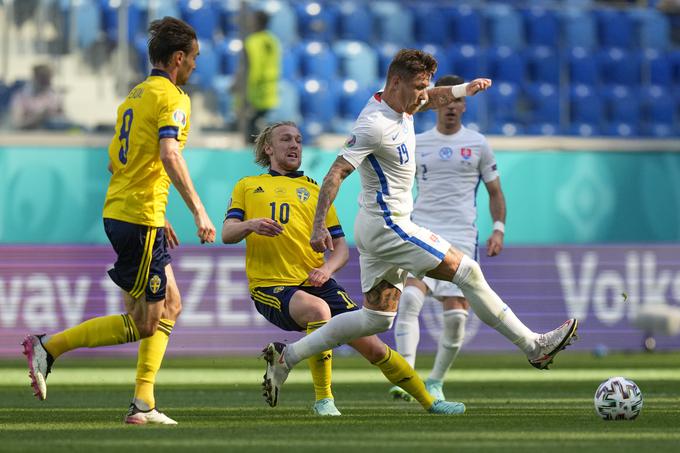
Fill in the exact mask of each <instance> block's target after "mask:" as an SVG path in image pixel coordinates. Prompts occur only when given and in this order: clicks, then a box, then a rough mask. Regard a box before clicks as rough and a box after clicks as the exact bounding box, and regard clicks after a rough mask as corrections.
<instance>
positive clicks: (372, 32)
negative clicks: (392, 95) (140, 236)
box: [0, 0, 680, 137]
mask: <svg viewBox="0 0 680 453" xmlns="http://www.w3.org/2000/svg"><path fill="white" fill-rule="evenodd" d="M58 3H59V7H58V11H60V12H58V13H56V14H55V18H54V19H53V20H55V21H57V20H59V21H60V22H61V23H62V26H63V27H61V28H58V29H59V30H61V32H63V33H65V34H66V35H67V36H66V37H65V38H62V39H63V40H64V41H66V42H68V43H69V46H68V49H67V53H68V54H69V55H79V54H82V55H86V53H85V52H93V51H99V50H98V49H99V48H98V47H97V46H95V44H101V43H102V42H106V43H108V44H107V45H106V46H104V50H103V51H104V52H107V53H108V57H106V58H108V60H109V63H108V65H109V66H108V67H111V68H113V70H114V71H115V70H116V69H118V68H116V65H117V64H118V63H119V62H120V61H119V60H117V58H118V57H117V56H116V53H115V51H116V50H118V49H119V48H120V47H127V48H128V49H129V51H130V53H131V61H134V62H135V63H134V66H133V70H134V71H135V72H136V73H137V74H136V75H134V76H132V77H134V78H135V79H138V78H140V77H142V76H143V74H144V73H146V72H147V71H148V70H149V64H148V61H147V56H146V49H145V47H146V41H145V28H146V25H147V23H148V21H149V20H152V19H154V18H157V17H160V16H162V15H166V14H169V15H176V16H178V17H181V18H182V19H184V20H186V21H187V22H189V23H190V24H191V25H193V26H194V27H195V28H196V30H197V32H198V36H199V38H200V41H201V56H200V58H199V61H198V69H197V70H196V72H195V75H194V76H193V78H192V80H191V84H192V87H190V90H193V92H198V93H204V94H205V95H206V96H208V97H211V96H213V94H214V95H215V98H216V100H217V102H215V103H213V104H214V105H215V106H216V107H215V109H216V112H215V114H216V115H219V117H221V118H222V119H223V120H224V122H225V123H228V122H229V118H232V117H233V115H229V114H228V113H227V110H228V105H230V103H231V98H230V96H229V95H228V94H227V93H228V91H229V90H228V89H225V85H226V84H228V83H229V82H230V81H231V80H232V78H231V77H232V76H233V75H234V74H235V72H236V70H237V67H238V60H239V58H240V54H241V50H242V41H241V35H242V32H243V30H242V29H241V27H242V25H243V21H242V20H241V17H243V16H242V12H241V11H240V7H241V4H242V3H241V2H238V1H236V0H130V1H129V2H128V11H127V30H126V31H125V35H124V36H127V41H128V42H127V43H119V42H118V37H119V36H121V34H120V32H119V27H120V26H121V24H119V17H120V11H119V8H120V5H121V4H122V3H121V2H120V1H116V0H82V1H79V2H58ZM123 3H125V2H123ZM244 4H245V5H247V7H250V8H256V9H264V10H265V11H267V12H268V13H269V14H270V15H271V21H270V25H269V27H270V29H271V30H272V31H273V32H274V33H275V34H276V35H277V36H278V37H279V39H280V40H281V42H282V45H283V47H284V51H283V52H282V55H283V71H282V79H283V82H284V83H283V86H284V87H286V88H287V89H288V90H293V91H295V93H294V94H290V93H288V92H287V91H286V94H285V98H286V99H287V101H286V102H288V100H290V102H293V103H294V105H293V106H290V107H287V106H283V107H282V108H280V109H278V111H277V113H276V115H279V116H277V117H280V115H282V114H284V113H286V114H291V115H296V114H297V115H302V116H301V119H302V121H310V122H313V123H314V127H312V128H311V129H312V130H318V129H319V128H321V129H320V132H334V133H345V132H346V130H343V128H346V127H348V126H349V125H350V124H351V121H350V120H351V117H352V115H354V114H356V112H357V110H358V106H360V105H363V103H364V102H365V101H366V98H367V94H370V92H371V91H373V90H376V89H379V88H380V87H381V86H382V85H383V84H384V78H385V76H386V73H387V66H388V64H389V62H390V60H391V58H392V57H393V55H394V54H395V53H396V52H397V51H398V50H399V48H401V47H418V48H422V49H424V50H426V51H428V52H430V53H432V54H434V55H435V56H436V58H437V59H438V61H439V70H438V72H437V74H436V75H435V77H437V76H440V75H443V74H446V73H456V74H459V75H461V76H463V77H464V78H466V79H468V80H469V79H471V78H473V77H478V76H489V77H492V78H493V79H494V80H495V82H496V87H495V88H494V89H493V90H492V92H490V93H489V96H488V99H483V100H477V99H475V102H474V105H475V107H470V108H469V111H468V114H467V115H466V120H467V121H470V122H471V123H473V124H475V125H476V126H477V127H479V128H480V130H482V131H486V132H489V131H498V132H499V133H506V132H508V131H510V132H511V133H512V134H520V133H524V132H526V133H531V134H545V133H547V132H549V133H550V134H554V133H564V134H573V135H579V136H582V135H586V136H590V135H597V134H600V133H602V134H614V133H618V132H623V133H624V134H627V135H630V134H640V135H643V136H651V137H667V136H677V135H680V128H679V124H678V121H679V120H678V118H679V117H680V112H679V108H680V50H678V43H674V42H673V41H672V33H671V32H672V29H671V22H670V19H669V16H667V15H666V14H664V13H663V12H661V11H659V10H657V9H655V8H654V7H653V2H650V5H652V6H648V7H644V6H638V5H639V4H634V5H632V6H628V5H629V4H630V3H629V4H628V5H627V4H623V5H624V6H623V7H613V6H610V5H611V3H607V4H606V5H604V6H603V4H602V3H598V2H593V1H569V2H567V1H564V0H541V1H534V2H529V1H511V2H492V1H485V2H479V3H478V2H464V3H460V2H454V1H449V0H442V1H434V0H426V1H409V0H379V1H368V0H342V1H331V0H305V1H301V2H298V1H292V0H254V1H251V2H246V3H244ZM0 8H3V6H0ZM62 15H63V17H61V16H62ZM69 18H72V19H69ZM25 20H27V21H29V22H30V21H31V20H36V19H35V18H31V17H28V19H25ZM107 46H108V47H107ZM128 46H129V47H128ZM93 49H94V50H93ZM111 49H113V51H112V50H111ZM95 69H97V68H95ZM99 70H100V71H102V69H101V68H100V69H99ZM125 70H127V71H129V68H125ZM103 71H104V72H106V71H107V69H106V67H105V68H104V69H103ZM100 76H101V74H100ZM2 82H3V87H4V88H3V90H0V112H3V111H6V110H7V105H8V103H9V95H8V94H7V93H8V92H9V88H8V87H10V86H12V84H13V83H14V79H9V78H5V79H4V80H2ZM74 83H75V82H74ZM348 84H349V86H350V87H351V89H348V88H347V87H346V85H348ZM310 87H312V88H310ZM314 87H316V88H314ZM548 87H549V88H548ZM621 87H624V88H621ZM622 90H623V91H622ZM72 91H73V90H72ZM624 91H625V92H627V93H628V95H626V96H618V95H616V94H615V93H619V94H620V93H623V92H624ZM583 93H586V94H583ZM633 93H634V94H633ZM660 93H663V95H659V94H660ZM336 95H337V96H340V99H333V100H329V99H328V98H329V97H333V96H336ZM354 96H356V97H357V98H358V99H354V98H353V97H354ZM322 100H323V101H322ZM326 101H328V102H329V103H328V104H327V105H326V104H324V102H326ZM623 104H625V105H623ZM324 105H325V106H324ZM83 117H84V118H87V115H86V114H83ZM422 118H424V119H422V122H423V123H424V124H428V122H429V118H430V117H427V116H423V117H422ZM508 125H510V126H508ZM546 131H547V132H546ZM617 131H618V132H617Z"/></svg>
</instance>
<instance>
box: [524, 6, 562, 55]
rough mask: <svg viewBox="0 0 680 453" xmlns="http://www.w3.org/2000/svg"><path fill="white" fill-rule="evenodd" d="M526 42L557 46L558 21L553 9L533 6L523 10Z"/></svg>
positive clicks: (533, 44)
mask: <svg viewBox="0 0 680 453" xmlns="http://www.w3.org/2000/svg"><path fill="white" fill-rule="evenodd" d="M523 16H524V24H525V27H526V38H527V44H529V45H532V46H548V47H552V48H555V49H556V48H557V46H558V45H559V39H560V23H559V20H558V18H557V14H556V13H555V11H554V10H552V9H548V8H543V7H540V6H539V7H533V8H529V9H526V10H524V12H523Z"/></svg>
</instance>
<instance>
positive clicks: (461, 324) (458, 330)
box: [441, 309, 468, 348]
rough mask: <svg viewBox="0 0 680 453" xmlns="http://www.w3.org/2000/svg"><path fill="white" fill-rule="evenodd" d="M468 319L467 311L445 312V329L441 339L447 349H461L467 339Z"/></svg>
mask: <svg viewBox="0 0 680 453" xmlns="http://www.w3.org/2000/svg"><path fill="white" fill-rule="evenodd" d="M467 318H468V313H467V310H462V309H454V310H447V311H445V312H444V329H443V332H442V337H441V339H442V344H443V345H444V346H445V347H447V348H459V347H461V346H462V344H463V340H464V339H465V323H466V322H467Z"/></svg>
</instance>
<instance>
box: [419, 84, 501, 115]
mask: <svg viewBox="0 0 680 453" xmlns="http://www.w3.org/2000/svg"><path fill="white" fill-rule="evenodd" d="M491 83H492V82H491V79H475V80H473V81H471V82H468V83H462V84H460V85H453V86H449V85H446V86H438V87H434V88H430V89H429V90H427V97H428V100H427V102H426V103H425V104H423V105H421V106H420V108H419V109H418V111H420V112H422V111H424V110H429V109H438V108H440V107H444V106H446V105H449V104H450V103H452V102H453V101H455V100H456V99H458V98H461V97H463V96H474V95H475V94H477V93H479V92H480V91H484V90H486V89H487V88H489V87H490V86H491Z"/></svg>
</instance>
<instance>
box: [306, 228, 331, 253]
mask: <svg viewBox="0 0 680 453" xmlns="http://www.w3.org/2000/svg"><path fill="white" fill-rule="evenodd" d="M309 244H310V245H311V246H312V249H314V251H315V252H325V251H326V250H333V238H332V237H331V234H330V233H329V232H328V229H327V228H326V227H322V228H316V227H315V228H314V231H312V238H311V239H310V240H309Z"/></svg>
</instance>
